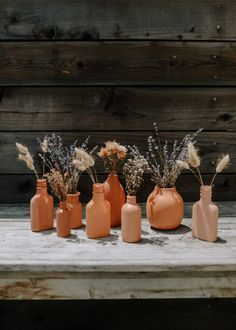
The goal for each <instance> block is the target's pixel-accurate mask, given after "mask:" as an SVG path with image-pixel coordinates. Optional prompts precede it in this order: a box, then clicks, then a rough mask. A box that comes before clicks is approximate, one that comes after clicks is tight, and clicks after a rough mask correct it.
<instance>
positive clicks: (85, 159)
mask: <svg viewBox="0 0 236 330" xmlns="http://www.w3.org/2000/svg"><path fill="white" fill-rule="evenodd" d="M73 164H74V165H75V167H76V168H77V169H78V170H79V171H81V172H83V171H87V173H88V174H89V176H90V178H91V180H92V182H93V183H98V178H97V172H96V169H95V167H94V165H95V161H94V159H93V157H92V156H91V155H90V154H89V153H88V152H86V151H85V150H84V149H82V148H75V156H74V159H73Z"/></svg>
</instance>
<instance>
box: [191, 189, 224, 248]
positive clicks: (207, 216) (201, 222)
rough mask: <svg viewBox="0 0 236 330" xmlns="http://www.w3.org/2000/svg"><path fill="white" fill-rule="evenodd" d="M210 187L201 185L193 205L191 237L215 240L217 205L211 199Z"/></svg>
mask: <svg viewBox="0 0 236 330" xmlns="http://www.w3.org/2000/svg"><path fill="white" fill-rule="evenodd" d="M211 195H212V187H211V186H205V185H204V186H201V198H200V200H199V201H198V202H196V203H195V204H194V205H193V211H192V218H193V223H192V232H193V237H196V238H198V239H201V240H204V241H209V242H215V241H216V240H217V230H218V207H217V206H216V205H215V204H214V203H213V202H212V200H211Z"/></svg>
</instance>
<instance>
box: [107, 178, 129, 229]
mask: <svg viewBox="0 0 236 330" xmlns="http://www.w3.org/2000/svg"><path fill="white" fill-rule="evenodd" d="M103 186H104V194H105V198H106V200H108V201H109V202H110V204H111V227H116V226H120V224H121V207H122V205H124V204H125V192H124V189H123V187H122V185H121V184H120V181H119V179H118V176H117V174H109V176H108V178H107V180H106V181H105V182H104V184H103Z"/></svg>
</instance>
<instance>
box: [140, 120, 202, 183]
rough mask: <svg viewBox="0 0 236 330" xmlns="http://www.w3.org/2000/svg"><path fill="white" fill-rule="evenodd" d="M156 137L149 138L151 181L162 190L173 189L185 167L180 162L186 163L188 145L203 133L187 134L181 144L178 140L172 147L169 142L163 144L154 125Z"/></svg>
mask: <svg viewBox="0 0 236 330" xmlns="http://www.w3.org/2000/svg"><path fill="white" fill-rule="evenodd" d="M153 125H154V129H155V136H149V137H148V153H147V160H148V162H149V166H150V175H151V180H152V181H153V182H155V184H156V185H157V186H159V187H162V188H171V187H173V186H174V185H175V182H176V180H177V178H178V177H179V175H180V173H181V171H182V170H183V166H180V165H179V163H178V162H179V161H184V162H185V161H186V158H187V154H188V144H189V143H193V144H194V143H195V138H196V137H197V135H198V134H199V133H200V132H201V131H202V129H199V130H198V131H196V132H195V133H193V134H187V135H186V136H185V137H184V138H183V139H182V140H181V141H180V142H178V141H177V140H175V141H174V143H173V144H172V145H171V144H170V143H168V142H167V141H165V142H164V143H162V142H161V138H160V135H159V132H158V129H157V124H156V123H154V124H153Z"/></svg>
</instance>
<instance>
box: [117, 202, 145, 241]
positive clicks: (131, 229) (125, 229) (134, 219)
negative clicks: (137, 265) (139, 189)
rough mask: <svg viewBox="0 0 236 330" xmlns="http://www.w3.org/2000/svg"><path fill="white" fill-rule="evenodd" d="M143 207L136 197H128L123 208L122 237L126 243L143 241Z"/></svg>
mask: <svg viewBox="0 0 236 330" xmlns="http://www.w3.org/2000/svg"><path fill="white" fill-rule="evenodd" d="M141 218H142V215H141V207H140V206H139V205H138V204H137V202H136V196H127V202H126V203H125V204H124V205H123V206H122V208H121V236H122V239H123V241H124V242H128V243H135V242H138V241H140V239H141Z"/></svg>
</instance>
